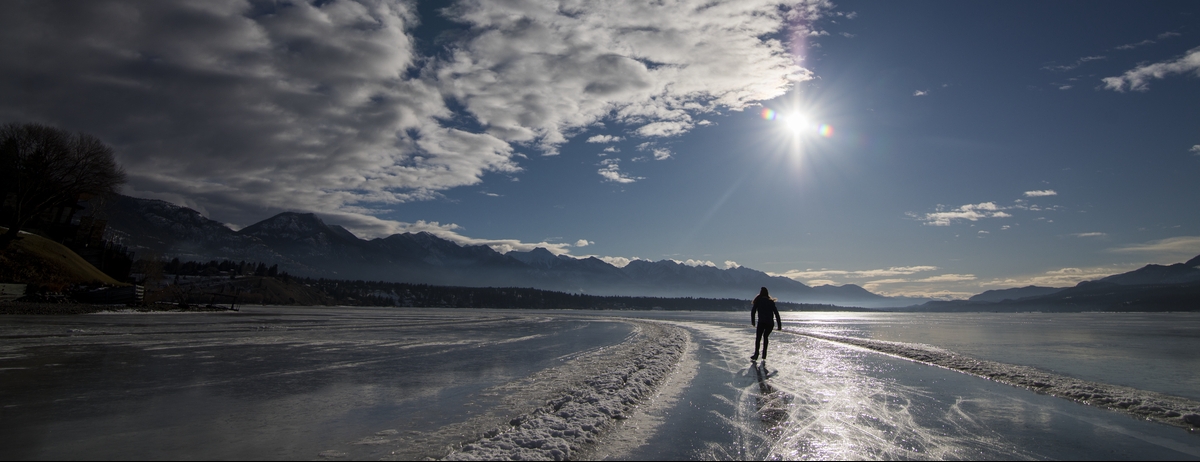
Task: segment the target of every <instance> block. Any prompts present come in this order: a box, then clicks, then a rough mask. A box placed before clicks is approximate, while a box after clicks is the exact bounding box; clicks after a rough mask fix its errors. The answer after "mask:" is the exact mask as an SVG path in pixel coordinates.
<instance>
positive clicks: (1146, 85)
mask: <svg viewBox="0 0 1200 462" xmlns="http://www.w3.org/2000/svg"><path fill="white" fill-rule="evenodd" d="M1186 73H1194V74H1196V75H1197V76H1200V47H1197V48H1192V49H1191V50H1188V51H1187V53H1186V54H1185V55H1184V56H1183V57H1181V58H1178V59H1176V60H1173V61H1163V62H1159V63H1154V64H1146V65H1141V66H1138V67H1135V68H1133V69H1130V70H1128V71H1125V73H1124V74H1122V75H1120V76H1118V77H1106V78H1104V79H1102V80H1103V82H1104V88H1106V89H1109V90H1114V91H1119V92H1124V91H1125V90H1133V91H1147V90H1149V89H1150V80H1151V79H1162V78H1166V77H1167V76H1168V75H1171V74H1186Z"/></svg>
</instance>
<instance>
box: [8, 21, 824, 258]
mask: <svg viewBox="0 0 1200 462" xmlns="http://www.w3.org/2000/svg"><path fill="white" fill-rule="evenodd" d="M414 5H415V3H414V2H410V1H402V0H330V1H322V2H308V1H298V2H275V3H272V2H258V3H252V2H244V1H225V2H210V1H202V0H190V1H187V0H181V1H176V2H134V1H125V0H95V1H89V2H83V3H75V2H67V1H53V0H46V1H40V2H33V3H28V4H25V3H21V4H0V56H4V57H5V59H3V60H0V119H4V120H48V121H55V122H56V123H59V124H61V125H63V126H69V127H71V128H72V129H75V130H82V131H86V132H89V133H93V134H95V135H97V136H99V137H100V138H101V139H105V140H108V141H109V142H110V143H113V144H114V145H115V147H116V148H117V151H118V161H119V162H121V163H122V165H123V166H124V167H125V168H126V170H127V171H128V172H129V175H130V182H129V184H128V188H129V189H127V190H126V191H127V192H133V191H137V192H141V193H142V194H141V195H142V196H143V197H160V198H167V197H172V198H175V201H177V202H186V203H188V205H189V206H194V207H195V208H197V209H198V210H204V211H206V212H207V213H209V214H210V216H212V217H213V218H214V219H217V220H220V221H222V222H229V223H242V224H246V223H253V222H256V221H258V220H261V219H263V218H264V217H265V216H269V215H270V214H273V213H277V212H280V211H284V210H295V211H311V212H317V213H321V214H324V215H337V216H339V217H341V218H342V219H343V223H346V224H347V226H351V225H353V226H358V227H357V228H352V229H354V231H355V232H358V233H360V234H362V235H372V234H376V233H380V232H387V230H394V229H403V228H404V227H405V224H404V223H400V222H390V221H386V220H379V219H376V218H375V217H374V216H375V215H379V214H381V213H385V212H386V211H387V209H388V207H389V206H391V205H394V204H398V203H402V202H407V201H414V200H427V199H433V198H438V197H442V196H441V194H440V192H441V191H445V190H447V189H451V188H457V187H461V186H466V185H474V184H478V183H480V182H481V181H482V178H483V177H484V176H485V175H486V174H488V173H504V174H508V175H507V177H508V178H509V179H511V180H512V181H519V178H517V177H516V176H514V175H515V174H517V173H519V172H521V167H520V165H519V164H518V160H519V159H521V158H523V157H524V156H523V155H521V154H519V153H517V152H516V151H515V148H516V147H523V146H533V147H535V148H538V149H541V150H542V152H543V153H544V154H556V153H557V149H558V147H559V146H560V145H562V144H563V143H565V142H566V140H567V139H568V138H570V137H571V136H575V135H578V134H580V133H584V132H585V131H586V130H587V129H588V128H589V127H594V126H597V124H598V123H601V122H612V123H616V124H620V125H626V126H628V127H631V129H632V130H635V131H636V133H637V134H638V135H639V136H646V137H662V136H674V135H678V134H680V133H683V132H686V131H688V130H691V129H693V128H694V127H695V126H697V125H701V124H703V122H694V120H695V118H697V117H699V116H701V115H703V114H712V113H718V112H721V111H729V110H733V111H737V110H742V109H744V108H746V107H750V106H753V105H754V104H756V103H758V102H760V101H764V100H769V99H772V98H776V97H778V96H780V95H783V94H784V93H786V92H787V91H788V89H790V88H791V87H792V85H793V84H795V83H796V82H800V81H804V80H808V79H811V78H812V75H811V72H809V71H808V70H806V69H804V68H803V67H801V66H800V65H798V60H797V58H795V57H793V51H794V50H792V49H789V46H788V45H787V44H785V43H784V42H783V41H781V40H778V39H776V38H772V37H778V36H780V35H790V36H791V37H803V36H806V35H807V34H808V32H810V30H811V29H809V26H808V25H809V24H812V23H813V21H815V20H817V19H819V18H820V17H821V16H822V15H823V14H825V12H826V11H828V10H829V9H831V8H832V4H830V3H829V2H828V1H823V0H811V1H804V2H801V3H799V4H785V3H783V2H779V1H768V0H753V1H727V2H709V1H701V0H682V1H679V2H663V3H646V2H641V1H636V0H625V1H616V2H610V3H600V2H580V3H569V2H568V3H561V4H560V3H551V2H546V3H534V2H487V1H470V0H468V1H464V2H460V3H458V4H456V5H454V6H451V7H449V8H446V9H442V10H440V12H441V14H443V15H444V16H446V17H447V18H448V19H450V20H452V21H455V22H456V23H458V24H461V25H462V26H463V27H464V28H465V29H466V30H465V31H464V33H463V34H462V35H460V36H459V37H457V38H453V39H450V40H448V41H447V42H445V43H444V45H443V46H444V50H445V53H443V54H440V55H437V56H421V55H420V54H419V53H418V50H417V49H416V48H415V47H414V39H413V37H412V36H411V32H412V29H413V27H414V26H415V25H416V23H417V21H418V18H417V14H416V7H415V6H414ZM797 43H800V42H797ZM150 68H153V72H148V71H147V69H150ZM451 99H452V100H454V102H455V103H456V104H455V105H453V106H454V107H463V108H465V109H464V112H462V113H456V112H455V110H454V109H452V108H451V105H448V104H447V100H451ZM116 105H119V106H120V108H121V110H120V111H113V110H112V108H113V107H115V106H116ZM471 118H473V119H474V120H471V121H470V122H473V123H472V124H462V125H460V124H457V123H455V122H453V121H454V120H463V119H471ZM475 123H477V124H478V125H479V126H481V127H482V130H481V131H479V132H471V131H467V130H465V129H462V128H461V127H462V126H464V125H475ZM451 124H454V125H451ZM618 138H619V137H618ZM602 172H607V173H601V174H602V175H605V177H606V178H608V179H609V180H610V181H617V182H627V181H632V180H634V178H631V177H628V176H623V175H621V174H620V173H619V172H617V171H615V169H607V170H602Z"/></svg>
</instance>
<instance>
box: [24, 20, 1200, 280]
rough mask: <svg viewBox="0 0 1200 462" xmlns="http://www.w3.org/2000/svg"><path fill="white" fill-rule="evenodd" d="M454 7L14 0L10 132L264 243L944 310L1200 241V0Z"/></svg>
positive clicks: (1194, 247)
mask: <svg viewBox="0 0 1200 462" xmlns="http://www.w3.org/2000/svg"><path fill="white" fill-rule="evenodd" d="M440 6H442V4H440V3H435V4H426V3H417V4H413V3H411V2H410V3H406V2H387V1H368V0H364V1H363V2H361V3H358V2H349V1H331V2H319V4H316V5H312V4H306V3H304V2H299V3H298V4H295V5H287V4H281V3H273V2H255V3H253V4H250V3H243V2H239V1H232V0H231V1H228V2H198V3H189V2H177V3H170V4H157V3H156V4H146V3H136V2H134V3H127V2H122V1H97V2H90V3H88V4H87V5H80V4H76V3H58V2H26V3H22V2H16V3H8V4H6V5H4V6H3V7H2V8H3V9H5V10H6V14H5V15H4V17H5V18H6V19H3V20H0V22H3V24H2V25H3V27H0V29H2V30H4V31H5V32H0V35H4V37H3V38H4V39H5V40H4V41H3V42H4V43H5V44H4V45H0V47H3V48H0V50H2V51H3V53H4V56H6V58H7V59H6V60H5V63H4V64H0V66H2V67H3V68H4V69H3V73H2V74H0V75H3V76H4V77H2V78H0V118H3V120H5V121H39V122H46V123H52V124H55V125H58V126H61V127H63V128H68V129H72V130H83V131H88V132H91V133H93V134H96V135H98V136H100V137H101V138H102V139H105V140H107V141H108V142H110V143H112V144H113V145H114V146H115V147H116V148H117V150H118V152H119V157H120V160H121V162H122V164H123V165H125V167H126V169H127V170H128V171H129V173H130V179H131V181H130V183H129V185H127V189H126V192H127V193H129V194H131V195H135V196H140V197H152V198H161V199H165V200H169V201H172V202H175V203H179V204H181V205H186V206H190V207H193V208H195V209H197V210H200V211H202V212H204V213H206V214H207V215H209V216H210V217H212V218H214V219H217V220H221V221H223V222H227V223H230V224H231V225H232V226H234V227H237V226H245V225H249V224H252V223H254V222H256V221H258V220H261V219H264V218H266V217H268V216H270V215H272V214H274V213H278V212H280V211H285V210H297V211H311V212H317V213H319V214H321V215H322V216H323V217H325V218H326V219H327V220H328V221H330V222H334V223H341V224H344V225H346V226H347V227H349V228H350V229H352V230H353V231H355V232H356V233H358V234H359V235H361V236H364V237H373V236H380V235H386V234H389V233H392V232H403V231H416V230H428V231H432V232H435V233H438V234H441V235H443V236H445V237H448V238H452V239H455V240H458V241H459V242H463V243H484V244H490V245H493V246H494V247H496V248H497V249H500V250H507V249H529V248H532V247H533V246H539V245H540V246H547V247H550V248H552V249H553V250H554V251H555V252H561V253H568V254H570V255H574V256H585V255H596V256H600V257H604V258H607V259H609V261H612V262H614V263H616V264H621V263H622V262H623V261H625V260H626V259H630V258H642V259H650V260H660V259H667V258H669V259H675V260H679V261H690V262H691V263H692V264H713V265H716V266H720V267H724V266H727V265H732V264H740V265H744V266H748V267H751V268H755V269H759V270H763V271H768V272H771V273H774V274H780V275H787V276H790V277H794V278H796V279H797V280H800V281H803V282H806V283H810V284H845V283H854V284H859V285H862V286H864V287H866V288H868V289H869V290H872V291H875V292H878V293H883V294H897V295H899V294H905V295H927V296H935V297H943V298H952V297H965V296H969V295H971V294H974V293H978V292H981V291H983V290H987V289H996V288H1005V287H1014V286H1023V285H1028V284H1039V285H1054V286H1065V285H1073V284H1075V283H1076V282H1078V281H1081V280H1085V279H1093V278H1096V277H1100V276H1103V275H1106V274H1112V273H1116V272H1121V271H1127V270H1130V269H1133V268H1136V267H1138V266H1141V265H1144V264H1146V263H1151V262H1155V263H1173V262H1178V261H1183V260H1186V259H1187V258H1190V257H1192V256H1195V255H1196V254H1200V214H1197V213H1196V212H1195V209H1196V207H1195V205H1194V203H1195V202H1196V199H1197V198H1200V182H1197V181H1196V180H1195V179H1196V178H1197V174H1198V173H1200V104H1198V102H1200V30H1198V28H1197V25H1200V5H1198V4H1196V3H1195V2H1153V3H1147V2H1093V1H1089V2H1053V3H1044V2H1021V3H1014V2H995V3H982V2H854V1H839V2H833V3H829V2H819V1H812V2H803V3H800V4H794V3H787V2H767V1H763V2H731V3H710V2H664V3H663V4H661V5H658V6H646V5H643V4H641V2H586V3H576V2H560V3H549V2H480V3H473V2H460V3H456V4H454V5H452V6H450V7H449V8H439V7H440ZM763 109H770V110H773V111H776V113H777V115H778V116H777V117H776V118H775V120H766V119H765V118H764V117H763ZM795 121H799V122H795ZM822 126H824V128H821V127H822Z"/></svg>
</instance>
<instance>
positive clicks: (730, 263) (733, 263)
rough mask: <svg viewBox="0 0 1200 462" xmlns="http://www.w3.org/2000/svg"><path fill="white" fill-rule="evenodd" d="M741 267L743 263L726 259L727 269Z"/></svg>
mask: <svg viewBox="0 0 1200 462" xmlns="http://www.w3.org/2000/svg"><path fill="white" fill-rule="evenodd" d="M741 267H742V265H739V264H738V263H737V262H736V261H733V260H725V269H733V268H741Z"/></svg>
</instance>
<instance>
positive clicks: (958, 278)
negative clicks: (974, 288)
mask: <svg viewBox="0 0 1200 462" xmlns="http://www.w3.org/2000/svg"><path fill="white" fill-rule="evenodd" d="M975 279H977V278H976V277H975V275H974V274H942V275H938V276H932V277H927V278H924V279H917V280H916V281H914V282H962V281H974V280H975Z"/></svg>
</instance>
